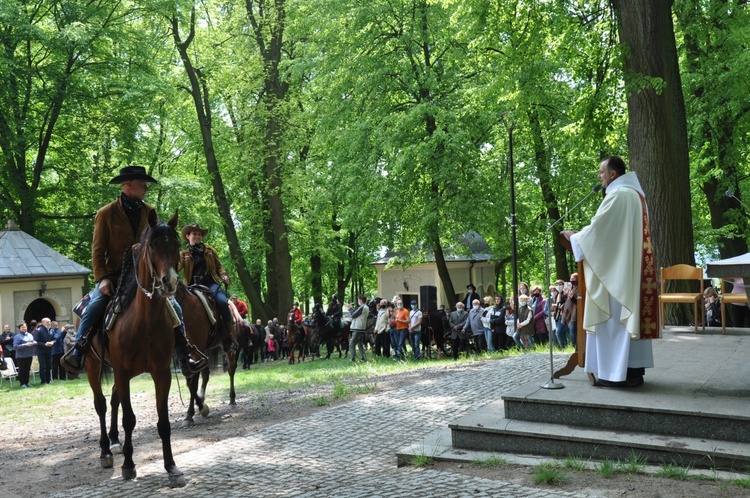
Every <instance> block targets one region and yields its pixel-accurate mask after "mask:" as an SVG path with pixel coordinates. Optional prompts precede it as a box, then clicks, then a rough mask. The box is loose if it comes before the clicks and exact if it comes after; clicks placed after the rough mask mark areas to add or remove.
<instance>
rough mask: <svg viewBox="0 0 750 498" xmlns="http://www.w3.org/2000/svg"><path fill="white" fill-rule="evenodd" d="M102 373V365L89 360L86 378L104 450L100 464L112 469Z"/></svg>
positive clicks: (91, 359) (112, 462)
mask: <svg viewBox="0 0 750 498" xmlns="http://www.w3.org/2000/svg"><path fill="white" fill-rule="evenodd" d="M89 356H91V355H89ZM100 372H101V363H99V362H98V361H97V360H96V359H95V358H87V361H86V376H87V377H88V380H89V385H90V386H91V391H93V393H94V409H95V410H96V414H97V415H98V416H99V430H100V435H99V447H100V448H101V450H102V452H101V454H100V455H99V463H100V464H101V466H102V468H104V469H111V468H112V466H113V465H114V458H113V457H112V451H111V450H110V449H109V438H108V437H107V422H106V420H107V400H106V399H105V398H104V393H103V392H102V384H101V379H100V378H99V375H100Z"/></svg>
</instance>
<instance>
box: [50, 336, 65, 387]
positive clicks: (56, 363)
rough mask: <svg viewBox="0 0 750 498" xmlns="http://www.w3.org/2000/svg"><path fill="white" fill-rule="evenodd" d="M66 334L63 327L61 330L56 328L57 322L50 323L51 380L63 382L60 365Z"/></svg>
mask: <svg viewBox="0 0 750 498" xmlns="http://www.w3.org/2000/svg"><path fill="white" fill-rule="evenodd" d="M67 333H68V329H67V328H65V327H63V329H62V330H60V329H59V328H58V323H57V322H52V340H53V341H54V344H53V345H52V380H65V369H64V368H63V366H62V364H61V363H60V358H62V356H63V354H64V353H65V336H66V335H67Z"/></svg>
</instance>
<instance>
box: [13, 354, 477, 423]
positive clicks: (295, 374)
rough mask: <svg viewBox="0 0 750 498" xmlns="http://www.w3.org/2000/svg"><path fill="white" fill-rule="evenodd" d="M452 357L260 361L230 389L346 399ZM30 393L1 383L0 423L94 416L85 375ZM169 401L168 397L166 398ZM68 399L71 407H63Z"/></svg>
mask: <svg viewBox="0 0 750 498" xmlns="http://www.w3.org/2000/svg"><path fill="white" fill-rule="evenodd" d="M478 359H483V357H482V356H473V357H470V358H468V359H465V358H462V359H460V360H459V361H458V363H469V362H473V361H477V360H478ZM454 364H455V362H454V361H453V359H444V360H435V359H433V360H430V361H419V362H412V361H406V362H395V361H393V360H392V359H390V358H380V357H368V361H367V362H357V363H356V364H354V365H352V363H351V362H350V361H349V360H347V359H344V358H341V359H338V358H336V359H331V360H315V361H306V362H304V363H301V364H296V365H289V364H288V363H287V362H284V361H276V362H270V363H261V364H256V365H253V366H252V367H251V368H250V369H248V370H242V369H241V368H240V369H238V370H237V372H236V373H235V377H234V380H235V390H236V392H237V394H238V395H239V396H242V395H245V394H255V395H259V396H263V395H264V393H271V392H273V391H280V390H288V389H300V388H306V387H311V386H317V385H332V386H334V391H335V396H337V397H336V398H335V399H339V400H343V399H347V398H348V397H350V396H351V395H353V394H355V393H356V394H367V393H369V392H372V391H374V390H375V389H377V384H376V383H374V382H372V381H363V380H362V379H369V378H372V377H376V376H379V375H387V374H396V373H402V372H407V371H412V370H419V369H424V368H430V367H435V366H439V365H454ZM33 382H34V381H33V379H32V387H31V388H30V389H21V388H20V387H19V384H18V382H17V381H16V382H14V385H13V388H11V387H10V385H9V383H8V382H6V381H4V382H3V384H2V387H0V397H2V399H4V400H5V401H6V402H5V403H0V419H2V420H4V421H6V422H8V423H22V422H25V421H26V415H25V414H26V413H36V412H43V411H46V410H47V409H48V408H49V407H50V406H53V405H54V406H55V410H56V411H55V413H56V414H57V415H60V416H66V415H76V414H77V413H80V412H81V411H82V410H88V409H89V408H90V410H91V413H93V411H94V408H93V401H92V400H93V398H92V394H91V388H90V387H89V384H88V381H87V380H86V377H85V375H82V376H81V377H80V378H79V379H76V380H72V381H67V380H66V381H59V382H55V383H53V384H51V385H39V384H38V381H37V384H33ZM112 385H113V379H112V377H111V376H110V378H109V379H108V380H105V381H104V383H103V390H104V393H105V396H107V398H109V393H110V392H111V390H112ZM130 390H131V395H132V396H136V395H145V396H153V392H154V384H153V382H152V381H151V377H150V375H148V374H143V375H139V376H138V377H135V378H134V379H132V380H131V382H130ZM180 394H181V397H182V399H183V400H184V401H185V402H186V401H187V399H188V397H189V394H188V391H187V388H186V386H185V379H184V378H183V377H182V376H180V377H179V380H176V379H175V378H174V377H173V378H172V387H171V391H170V396H174V397H175V398H174V399H179V397H180ZM206 396H207V402H208V404H209V405H213V404H219V403H223V402H226V401H227V400H228V399H229V376H228V375H227V374H226V373H222V372H220V371H219V372H212V374H211V380H210V382H209V384H208V389H207V391H206ZM171 399H172V398H171ZM64 400H70V401H71V402H70V403H64V402H63V401H64ZM330 402H331V399H328V398H326V399H324V397H322V396H319V397H318V398H316V399H314V403H316V404H318V405H319V406H323V405H325V404H329V403H330Z"/></svg>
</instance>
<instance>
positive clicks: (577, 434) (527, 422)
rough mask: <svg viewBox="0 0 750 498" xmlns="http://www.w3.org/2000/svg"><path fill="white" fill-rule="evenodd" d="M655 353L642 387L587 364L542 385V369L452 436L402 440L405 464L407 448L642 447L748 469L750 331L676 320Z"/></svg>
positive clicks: (593, 452) (644, 451) (670, 458)
mask: <svg viewBox="0 0 750 498" xmlns="http://www.w3.org/2000/svg"><path fill="white" fill-rule="evenodd" d="M558 359H562V358H557V359H556V361H558ZM654 360H655V365H656V368H653V369H648V370H647V371H646V377H645V378H646V383H645V384H644V385H643V386H641V387H639V388H635V389H608V388H600V387H593V386H591V385H590V383H589V381H588V379H587V378H586V376H585V374H584V372H583V370H582V369H576V370H575V371H574V372H573V373H572V374H571V375H570V376H568V377H564V378H562V379H560V380H559V381H556V382H560V383H561V384H562V385H564V386H565V387H564V388H563V389H542V388H540V386H541V385H543V384H545V383H546V382H547V381H548V380H549V375H548V374H547V375H544V376H540V377H538V378H536V379H534V380H533V381H531V382H529V383H527V384H525V385H523V386H521V387H519V388H517V389H513V390H510V391H508V392H507V393H505V394H504V395H503V396H502V400H495V401H492V402H490V403H488V404H487V405H485V406H483V407H482V408H480V409H479V410H476V411H475V412H473V413H471V414H469V415H466V416H464V417H461V418H458V419H456V420H455V421H453V422H451V423H450V424H449V429H450V432H449V436H450V437H448V436H447V434H448V433H446V432H445V431H443V432H440V433H439V434H437V435H432V436H430V437H428V438H426V439H425V440H424V441H422V442H420V443H418V444H416V445H412V447H411V448H405V449H404V450H403V451H402V452H399V454H398V457H399V463H400V464H404V463H406V462H408V459H409V458H410V457H409V451H410V450H416V451H415V452H414V453H413V454H427V455H431V456H433V457H434V458H436V459H442V460H454V461H455V460H461V459H462V458H463V457H462V455H464V456H466V459H468V460H473V459H476V458H477V454H493V455H496V454H503V455H508V454H511V455H519V454H525V455H528V454H530V455H547V456H557V457H566V456H568V455H576V456H580V457H583V458H594V459H613V460H618V459H619V460H627V459H628V458H630V457H631V456H632V455H633V454H634V453H635V454H637V455H638V456H639V457H641V458H644V459H646V460H648V461H649V462H652V463H654V464H659V463H662V462H669V463H674V464H677V465H683V466H692V467H704V468H714V469H717V468H723V469H728V470H733V471H746V470H747V469H750V384H749V380H750V331H747V330H737V329H733V330H728V331H727V335H725V336H722V335H721V332H720V330H719V329H706V331H705V332H703V331H701V332H700V333H698V334H695V333H694V332H693V329H692V328H688V327H670V328H668V329H667V330H666V331H665V332H664V334H663V338H662V339H660V340H658V341H654ZM420 444H421V446H422V450H421V451H420V449H419V446H420ZM430 452H431V453H430Z"/></svg>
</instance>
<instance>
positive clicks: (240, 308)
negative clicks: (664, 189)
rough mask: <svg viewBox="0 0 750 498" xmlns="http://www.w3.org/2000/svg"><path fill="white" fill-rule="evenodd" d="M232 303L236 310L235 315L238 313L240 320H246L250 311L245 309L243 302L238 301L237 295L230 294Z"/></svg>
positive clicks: (245, 305)
mask: <svg viewBox="0 0 750 498" xmlns="http://www.w3.org/2000/svg"><path fill="white" fill-rule="evenodd" d="M232 303H234V307H235V308H237V313H239V314H240V316H241V317H242V318H247V314H248V312H249V311H250V310H248V309H247V304H245V301H241V300H239V299H238V298H237V294H232Z"/></svg>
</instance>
